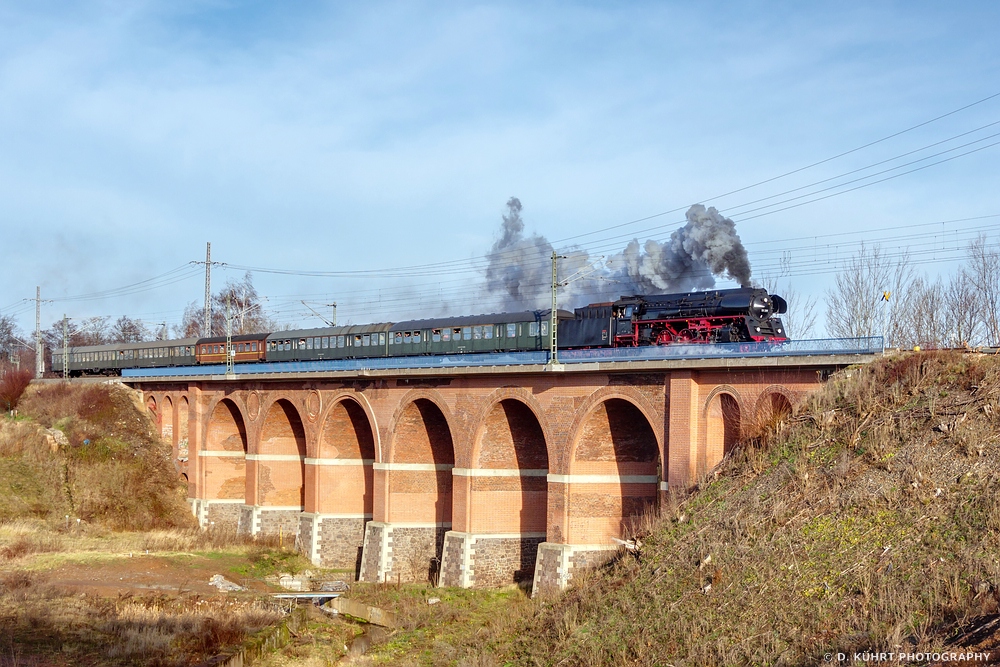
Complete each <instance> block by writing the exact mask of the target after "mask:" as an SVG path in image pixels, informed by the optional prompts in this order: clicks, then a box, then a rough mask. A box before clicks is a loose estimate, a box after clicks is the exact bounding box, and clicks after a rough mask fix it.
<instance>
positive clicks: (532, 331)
mask: <svg viewBox="0 0 1000 667" xmlns="http://www.w3.org/2000/svg"><path fill="white" fill-rule="evenodd" d="M528 335H529V336H537V335H538V322H530V323H528Z"/></svg>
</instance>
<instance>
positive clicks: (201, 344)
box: [52, 287, 788, 376]
mask: <svg viewBox="0 0 1000 667" xmlns="http://www.w3.org/2000/svg"><path fill="white" fill-rule="evenodd" d="M787 308H788V305H787V303H786V302H785V300H784V299H782V298H781V297H780V296H777V295H774V294H768V293H767V291H766V290H763V289H759V288H749V287H741V288H739V289H728V290H714V291H708V292H688V293H684V294H654V295H645V296H643V295H635V296H623V297H622V298H620V299H618V300H617V301H614V302H611V303H597V304H591V305H588V306H584V307H582V308H577V309H575V311H574V312H569V311H565V310H560V311H558V312H557V313H556V315H557V321H558V336H557V340H558V345H559V348H560V349H580V348H608V347H638V346H645V345H675V344H711V343H735V342H746V343H750V342H768V341H774V342H780V341H784V340H787V339H788V338H787V336H786V335H785V328H784V325H783V324H782V323H781V320H780V319H779V318H778V317H777V315H780V314H782V313H784V312H786V311H787ZM550 321H551V311H548V310H537V311H524V312H517V313H493V314H489V315H471V316H461V317H445V318H436V319H428V320H408V321H403V322H395V323H393V322H386V323H380V324H366V325H352V326H342V327H325V328H321V329H300V330H293V331H277V332H273V333H260V334H245V335H240V336H233V337H231V338H230V340H229V345H230V347H229V349H228V350H227V349H226V346H227V341H226V338H225V337H218V336H216V337H212V338H188V339H183V340H163V341H153V342H145V343H125V344H114V345H97V346H89V347H73V348H70V349H69V350H68V353H69V356H68V358H67V360H66V368H67V370H68V371H69V373H70V374H71V375H73V376H79V375H120V374H121V370H122V369H125V368H156V367H165V366H195V365H206V364H221V363H225V361H226V358H227V356H231V357H232V358H233V360H234V361H235V362H236V363H251V362H263V361H270V362H275V361H309V360H317V359H358V358H372V357H405V356H417V355H438V354H441V355H443V354H448V355H451V354H469V353H489V352H522V351H530V350H546V349H548V348H549V341H550V335H551V334H550V331H549V323H550ZM63 363H64V362H63V351H62V350H55V351H54V352H53V353H52V369H53V370H54V371H56V372H58V371H59V370H60V369H62V368H63V367H64V366H63Z"/></svg>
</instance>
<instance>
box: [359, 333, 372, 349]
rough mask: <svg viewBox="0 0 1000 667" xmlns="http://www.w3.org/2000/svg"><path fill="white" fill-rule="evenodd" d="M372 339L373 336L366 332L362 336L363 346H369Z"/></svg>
mask: <svg viewBox="0 0 1000 667" xmlns="http://www.w3.org/2000/svg"><path fill="white" fill-rule="evenodd" d="M371 341H372V337H371V336H370V335H368V334H365V335H364V336H362V337H361V346H362V347H368V344H369V343H371Z"/></svg>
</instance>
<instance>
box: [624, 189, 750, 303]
mask: <svg viewBox="0 0 1000 667" xmlns="http://www.w3.org/2000/svg"><path fill="white" fill-rule="evenodd" d="M685 217H687V224H686V225H684V226H683V227H681V228H680V229H678V230H677V231H675V232H674V233H673V234H671V235H670V239H669V240H667V241H666V242H665V243H657V242H656V241H646V242H645V243H644V244H643V245H642V247H641V249H640V246H639V241H637V240H632V241H630V242H629V244H628V245H627V246H625V250H623V251H622V252H621V253H620V254H618V255H615V256H614V257H612V258H611V259H610V260H608V265H609V267H612V268H617V271H616V273H617V277H618V278H619V279H620V280H621V281H622V282H623V283H626V284H629V285H631V286H632V287H633V288H634V290H635V293H637V294H654V293H656V292H688V291H692V290H702V289H709V288H711V287H713V286H714V285H715V279H716V277H721V276H724V277H726V278H729V279H730V280H735V281H736V282H738V283H739V284H740V285H749V284H750V260H749V259H748V258H747V251H746V248H744V247H743V243H742V242H741V241H740V237H739V235H738V234H737V233H736V223H735V222H733V221H732V220H730V219H729V218H726V217H724V216H722V215H721V214H719V212H718V211H716V210H715V209H714V208H709V209H706V208H705V207H704V206H702V205H701V204H695V205H694V206H692V207H691V208H689V209H688V212H687V213H686V214H685Z"/></svg>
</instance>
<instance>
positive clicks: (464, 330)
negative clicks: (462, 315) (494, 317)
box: [462, 327, 472, 340]
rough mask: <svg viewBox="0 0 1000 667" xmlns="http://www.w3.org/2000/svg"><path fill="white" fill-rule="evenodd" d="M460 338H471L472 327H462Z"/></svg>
mask: <svg viewBox="0 0 1000 667" xmlns="http://www.w3.org/2000/svg"><path fill="white" fill-rule="evenodd" d="M462 340H472V327H462Z"/></svg>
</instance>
